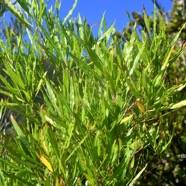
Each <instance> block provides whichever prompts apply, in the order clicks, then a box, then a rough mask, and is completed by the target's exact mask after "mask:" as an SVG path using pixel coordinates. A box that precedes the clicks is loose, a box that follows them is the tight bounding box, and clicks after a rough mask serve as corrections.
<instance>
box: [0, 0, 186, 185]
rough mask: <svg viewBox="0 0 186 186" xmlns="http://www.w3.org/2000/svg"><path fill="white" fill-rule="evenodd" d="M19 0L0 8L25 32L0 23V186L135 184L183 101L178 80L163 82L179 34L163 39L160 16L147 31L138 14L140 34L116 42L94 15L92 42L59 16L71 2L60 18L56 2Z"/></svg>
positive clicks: (160, 148) (82, 23)
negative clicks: (1, 33) (1, 29)
mask: <svg viewBox="0 0 186 186" xmlns="http://www.w3.org/2000/svg"><path fill="white" fill-rule="evenodd" d="M19 3H20V6H21V9H20V10H21V12H18V10H17V9H16V8H15V7H13V6H12V5H11V3H10V2H9V1H5V3H4V6H6V8H7V9H9V10H10V11H11V12H12V13H13V14H14V15H15V16H16V18H17V19H18V20H19V22H20V23H21V24H22V26H24V28H25V30H23V32H21V33H20V34H15V33H14V32H12V31H11V30H9V29H8V27H6V39H4V40H3V39H1V40H0V43H1V45H0V46H1V53H0V58H1V72H2V73H1V75H0V81H1V86H0V93H1V95H2V100H1V102H0V105H1V113H5V115H4V116H3V114H1V117H2V120H3V121H4V119H3V117H4V118H6V119H7V120H8V119H10V123H11V124H12V126H13V128H14V130H15V131H14V132H15V135H14V136H12V137H10V136H8V135H6V129H5V132H4V133H2V134H1V144H2V146H1V149H0V150H1V157H0V162H1V164H0V166H1V172H0V176H1V183H2V185H20V184H22V185H133V184H135V183H136V181H137V180H138V179H139V178H140V177H141V176H143V172H144V171H145V169H146V168H147V167H148V166H150V164H151V161H152V160H154V161H157V163H158V161H159V159H160V158H161V157H162V156H163V155H164V154H165V151H166V149H167V147H168V146H169V144H170V143H171V140H172V134H173V130H170V128H169V126H170V123H171V121H170V115H171V114H172V113H173V112H174V111H175V110H177V109H179V108H181V107H183V106H185V105H186V102H185V101H184V100H179V101H178V100H177V98H176V96H175V95H176V94H177V93H178V92H179V91H181V90H182V89H183V88H184V87H185V84H182V83H180V84H175V85H170V84H167V83H166V72H167V69H168V67H169V66H170V65H172V64H173V63H174V61H175V60H176V59H177V57H178V56H179V55H180V54H181V53H182V51H183V50H184V48H180V49H179V50H178V51H177V52H174V53H172V50H173V48H174V45H175V43H176V40H177V38H178V36H179V34H180V32H179V33H178V34H177V35H176V36H175V38H173V39H172V40H171V41H170V40H168V39H167V36H166V34H165V25H164V21H163V19H161V20H160V23H159V24H160V25H159V33H158V34H156V30H155V29H156V25H154V27H153V28H154V30H150V29H148V28H149V23H150V20H149V19H148V18H147V16H146V17H145V24H146V27H147V32H144V31H142V33H141V35H139V33H138V32H137V31H136V27H135V25H134V28H133V31H132V33H131V35H129V36H128V38H127V40H122V39H121V38H118V37H117V32H116V31H115V28H114V25H112V26H111V27H110V28H107V27H106V21H105V19H104V16H103V18H102V20H101V22H100V27H99V31H98V34H97V36H94V35H93V33H92V29H91V27H90V26H89V25H88V23H87V22H86V20H82V18H81V17H80V15H79V17H78V20H77V21H75V20H73V19H70V18H69V17H70V15H71V13H72V11H73V8H74V7H75V5H76V3H77V1H75V3H74V6H73V8H72V10H70V11H69V14H68V15H67V17H66V18H65V19H64V20H61V19H60V18H59V16H58V12H59V4H58V2H56V4H55V8H56V9H55V10H54V11H53V10H52V9H50V10H49V11H47V8H46V7H47V5H46V4H45V3H44V1H40V3H37V1H36V0H33V1H32V2H30V3H28V2H26V1H20V2H19ZM144 13H145V12H144ZM145 15H146V14H145ZM153 23H154V24H156V15H155V17H154V22H153ZM12 38H14V40H15V43H16V44H15V43H12V42H11V41H12ZM5 109H7V110H9V112H10V114H9V116H8V115H7V114H6V112H5ZM12 130H13V129H12Z"/></svg>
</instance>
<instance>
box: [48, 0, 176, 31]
mask: <svg viewBox="0 0 186 186" xmlns="http://www.w3.org/2000/svg"><path fill="white" fill-rule="evenodd" d="M158 2H159V3H160V5H162V7H164V8H165V10H166V11H169V10H171V7H172V4H171V0H159V1H158ZM73 3H74V0H62V6H61V12H60V16H61V18H64V17H65V15H66V14H67V13H68V11H69V10H70V9H71V7H72V5H73ZM52 4H53V5H54V4H55V0H50V5H52ZM143 6H145V8H146V10H147V13H148V14H151V13H152V11H153V8H154V6H153V3H152V1H151V0H79V1H78V4H77V7H76V9H75V11H74V13H73V15H72V17H73V18H77V15H78V13H80V15H81V17H86V19H87V21H88V23H89V24H90V25H93V24H94V23H96V22H99V21H100V20H101V18H102V15H103V13H104V12H105V18H106V21H107V25H108V26H110V25H111V24H112V23H113V22H114V21H116V22H115V28H116V29H117V30H118V31H122V30H123V28H124V27H125V26H126V25H127V22H128V18H127V15H126V11H128V12H129V13H131V12H132V11H136V12H139V13H140V12H142V7H143ZM53 7H54V6H53Z"/></svg>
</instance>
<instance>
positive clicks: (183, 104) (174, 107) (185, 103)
mask: <svg viewBox="0 0 186 186" xmlns="http://www.w3.org/2000/svg"><path fill="white" fill-rule="evenodd" d="M184 106H186V100H183V101H180V102H179V103H176V104H174V105H173V106H172V107H171V108H170V109H178V108H181V107H184Z"/></svg>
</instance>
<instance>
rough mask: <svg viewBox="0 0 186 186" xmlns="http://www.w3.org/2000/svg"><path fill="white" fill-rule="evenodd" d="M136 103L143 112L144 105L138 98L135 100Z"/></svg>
mask: <svg viewBox="0 0 186 186" xmlns="http://www.w3.org/2000/svg"><path fill="white" fill-rule="evenodd" d="M136 104H137V106H138V108H139V110H140V111H141V112H145V109H144V106H143V105H142V103H141V101H140V99H139V98H138V99H137V100H136Z"/></svg>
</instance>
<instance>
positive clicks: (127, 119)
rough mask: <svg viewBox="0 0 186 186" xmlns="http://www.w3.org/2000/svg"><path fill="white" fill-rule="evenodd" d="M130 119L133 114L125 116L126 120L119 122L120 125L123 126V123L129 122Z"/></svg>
mask: <svg viewBox="0 0 186 186" xmlns="http://www.w3.org/2000/svg"><path fill="white" fill-rule="evenodd" d="M132 117H133V114H131V115H130V116H127V117H126V118H123V119H122V120H121V122H120V124H123V123H125V122H127V121H129V120H130V119H131V118H132Z"/></svg>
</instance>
